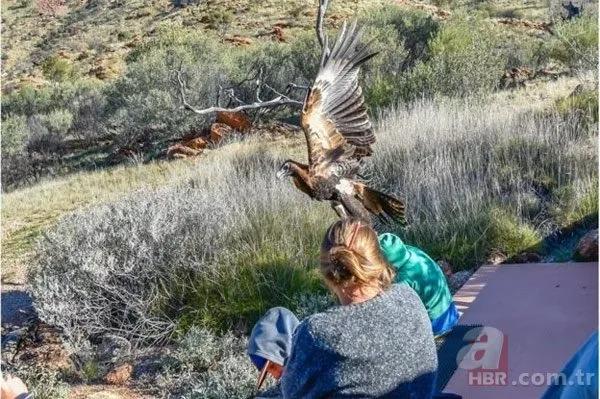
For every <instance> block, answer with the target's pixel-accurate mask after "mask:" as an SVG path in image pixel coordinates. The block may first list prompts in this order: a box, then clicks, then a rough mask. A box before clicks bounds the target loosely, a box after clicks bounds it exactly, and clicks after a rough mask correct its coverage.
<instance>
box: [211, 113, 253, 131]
mask: <svg viewBox="0 0 600 399" xmlns="http://www.w3.org/2000/svg"><path fill="white" fill-rule="evenodd" d="M217 123H224V124H226V125H227V126H229V127H231V128H232V129H235V130H240V131H243V130H248V129H250V126H251V125H252V124H251V123H250V118H248V115H246V114H245V113H243V112H225V111H223V112H217Z"/></svg>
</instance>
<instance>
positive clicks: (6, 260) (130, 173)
mask: <svg viewBox="0 0 600 399" xmlns="http://www.w3.org/2000/svg"><path fill="white" fill-rule="evenodd" d="M258 142H259V140H257V139H255V140H249V141H248V140H247V141H244V142H243V143H236V144H232V145H230V146H228V147H227V148H226V149H224V148H221V149H217V150H215V151H212V152H210V153H208V155H207V156H206V157H203V158H199V159H197V160H183V161H173V162H166V161H159V162H152V163H149V164H139V165H132V166H121V167H117V168H114V169H108V170H99V171H97V172H91V173H89V172H85V173H78V174H74V175H71V176H68V177H66V178H61V179H55V180H47V181H45V182H42V183H40V184H37V185H35V186H32V187H28V188H25V189H22V190H17V191H13V192H11V193H3V194H2V236H1V242H2V280H3V281H7V282H11V283H16V284H24V283H25V282H26V274H27V264H29V263H30V262H31V261H32V257H33V255H34V254H33V244H34V242H35V240H36V238H37V237H38V236H39V234H40V232H41V231H43V230H45V229H48V228H49V227H51V226H53V225H54V224H55V223H56V222H57V221H58V220H59V219H60V218H61V217H63V216H64V215H65V214H68V213H70V212H73V211H75V210H81V209H84V208H85V207H88V206H92V205H97V204H101V203H105V202H111V201H115V200H117V199H118V198H121V197H122V196H124V195H128V194H129V193H130V192H132V191H135V190H138V189H141V188H148V189H151V188H157V187H161V186H164V185H165V184H169V183H174V182H177V181H182V180H186V179H189V178H193V177H194V176H195V175H196V174H197V171H198V169H202V168H205V167H206V165H212V164H213V163H214V161H213V159H214V158H215V157H219V156H220V154H221V153H222V152H228V153H229V152H231V153H237V152H238V151H252V149H253V148H256V147H257V146H258V145H259V143H258ZM242 148H243V149H242Z"/></svg>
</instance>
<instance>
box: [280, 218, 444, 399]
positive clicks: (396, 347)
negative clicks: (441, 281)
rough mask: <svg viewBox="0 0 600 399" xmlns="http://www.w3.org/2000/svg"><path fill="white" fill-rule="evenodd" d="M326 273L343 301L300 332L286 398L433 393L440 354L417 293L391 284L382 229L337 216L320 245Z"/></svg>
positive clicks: (288, 366)
mask: <svg viewBox="0 0 600 399" xmlns="http://www.w3.org/2000/svg"><path fill="white" fill-rule="evenodd" d="M320 272H321V275H322V277H323V279H324V281H325V283H326V285H327V286H328V288H329V289H330V290H331V291H332V292H333V293H334V294H335V295H336V296H337V297H338V299H339V301H340V304H341V305H340V306H336V307H333V308H331V309H328V310H327V311H325V312H322V313H317V314H314V315H312V316H309V317H308V318H306V319H304V320H303V321H302V322H301V323H300V324H299V325H298V326H297V327H296V329H295V331H294V335H293V339H292V345H291V352H290V354H289V357H288V358H287V360H286V362H285V367H284V370H283V374H282V376H281V379H280V381H279V382H280V386H279V388H280V393H281V395H282V396H283V397H284V398H375V397H376V398H430V397H432V395H433V391H434V387H435V378H436V370H437V355H436V349H435V343H434V340H433V333H432V331H431V323H430V321H429V317H428V316H427V311H426V310H425V306H424V305H423V303H422V302H421V300H420V299H419V296H418V295H417V294H416V293H415V292H414V291H413V290H412V289H411V288H410V287H408V286H406V285H396V284H392V281H393V278H394V272H393V269H392V268H391V267H390V265H389V264H388V263H387V262H386V260H385V258H384V257H383V255H382V253H381V251H380V249H379V242H378V240H377V234H376V233H375V231H373V230H372V229H371V228H370V227H369V226H367V225H365V224H363V223H362V222H361V221H359V220H357V219H347V220H343V221H338V222H336V223H335V224H333V225H332V226H331V227H330V229H329V230H328V232H327V234H326V236H325V239H324V240H323V244H322V251H321V265H320Z"/></svg>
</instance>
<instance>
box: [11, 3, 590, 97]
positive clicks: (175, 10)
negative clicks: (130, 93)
mask: <svg viewBox="0 0 600 399" xmlns="http://www.w3.org/2000/svg"><path fill="white" fill-rule="evenodd" d="M46 2H48V3H52V1H46ZM37 3H45V1H43V0H42V1H30V0H10V1H5V2H3V4H2V7H3V9H2V36H3V55H2V70H3V75H2V77H3V79H2V88H3V92H6V91H7V90H8V91H10V90H12V89H14V88H19V87H23V86H25V85H33V86H36V87H39V86H40V85H42V84H44V83H49V82H51V79H49V77H48V76H46V75H45V74H44V72H43V68H44V67H43V64H44V62H45V61H46V60H48V59H49V58H51V57H52V56H56V55H58V56H59V57H61V58H64V59H66V60H69V61H71V62H72V64H73V68H74V70H75V71H76V73H77V74H79V75H81V76H83V77H85V78H90V79H100V80H105V79H111V78H114V77H116V76H118V75H119V74H121V73H122V71H123V68H124V66H125V61H124V58H125V57H126V56H127V54H128V53H129V52H130V51H131V50H132V49H134V48H135V47H136V46H137V45H139V44H140V43H142V42H144V41H146V40H148V39H149V38H151V37H154V36H155V34H156V28H157V26H159V25H161V24H164V23H167V22H173V23H175V24H176V25H180V26H185V27H189V28H192V29H194V30H196V31H200V32H201V31H211V32H215V33H217V34H218V35H219V37H220V38H221V39H222V40H224V41H226V42H230V43H231V45H232V46H233V45H236V44H239V43H240V41H239V40H236V39H235V38H236V37H244V38H248V39H250V41H253V40H272V39H277V34H276V32H274V28H277V27H280V28H283V31H284V32H285V33H284V36H294V34H295V33H296V32H298V31H307V30H312V29H314V21H315V16H316V7H315V5H314V4H313V3H314V2H311V1H307V0H295V1H285V2H281V1H276V0H266V1H261V2H257V1H255V0H237V1H226V0H212V1H199V2H198V3H199V4H198V5H190V6H187V7H184V8H179V7H175V6H174V2H173V1H167V0H162V1H156V0H154V1H139V0H133V1H120V0H78V1H73V0H71V1H66V2H60V1H59V2H57V3H65V6H63V7H57V11H56V13H52V12H51V11H46V10H45V9H44V8H43V7H41V6H37ZM384 3H387V4H397V5H399V6H400V7H406V8H408V9H414V10H422V11H424V12H427V13H429V14H431V15H433V16H435V17H438V18H446V17H448V16H449V15H451V13H452V11H461V10H466V11H469V12H481V13H483V14H484V15H487V16H488V17H490V18H496V19H502V18H506V17H508V18H516V19H517V20H519V19H523V20H526V21H533V22H534V23H540V22H546V23H547V22H550V20H551V17H552V16H553V15H554V17H557V16H558V15H560V13H561V12H562V13H564V10H560V9H559V8H557V5H555V6H554V9H553V10H550V9H548V7H547V2H546V1H543V0H534V1H527V2H525V3H526V4H523V2H519V1H514V0H503V1H499V2H493V4H492V3H488V2H479V4H477V5H476V6H473V5H472V4H471V2H467V1H464V2H460V1H457V2H448V1H446V2H439V3H440V6H441V7H437V6H435V5H432V4H430V3H428V2H418V1H413V0H405V1H401V0H398V1H392V0H390V1H385V0H377V1H366V0H353V1H349V2H336V1H332V2H331V7H330V10H329V12H328V14H327V16H326V25H327V26H336V25H337V24H338V23H339V22H340V21H341V20H342V19H347V18H356V17H357V16H358V15H361V14H363V13H364V11H365V10H366V9H369V8H374V7H377V6H378V5H381V4H384ZM586 5H587V6H591V7H594V5H593V4H589V5H588V4H586ZM514 25H515V26H517V30H521V31H522V30H523V29H522V28H525V29H524V30H526V31H527V30H529V32H528V33H530V34H536V35H539V34H542V33H543V32H539V29H536V27H535V26H534V25H531V26H533V28H531V27H529V28H528V27H527V26H525V25H522V26H521V29H519V28H518V27H519V24H518V23H515V24H514ZM536 30H537V32H536ZM242 43H244V41H242Z"/></svg>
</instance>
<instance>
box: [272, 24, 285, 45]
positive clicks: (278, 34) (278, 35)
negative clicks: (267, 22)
mask: <svg viewBox="0 0 600 399" xmlns="http://www.w3.org/2000/svg"><path fill="white" fill-rule="evenodd" d="M273 34H274V35H275V40H277V41H278V42H284V43H285V42H286V39H285V35H284V34H283V27H281V26H274V27H273Z"/></svg>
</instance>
